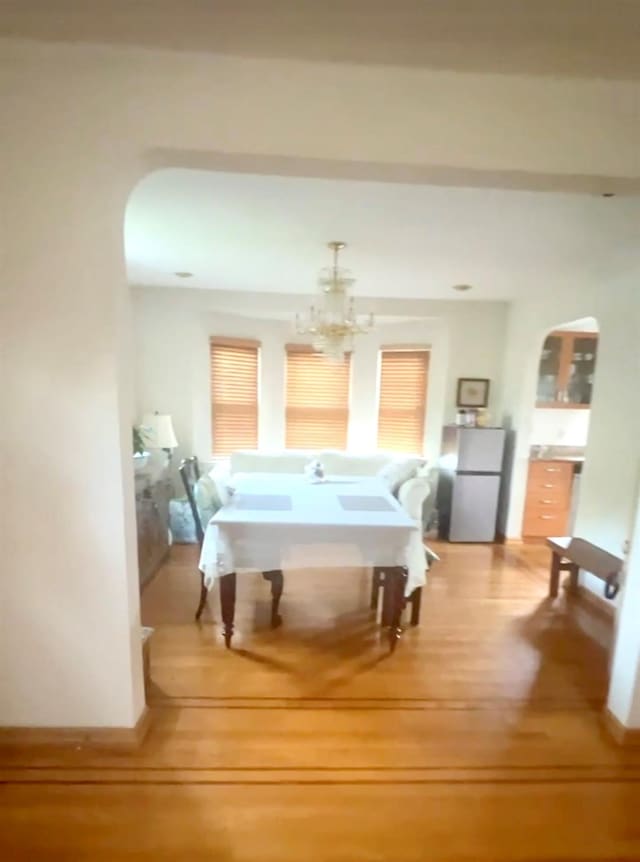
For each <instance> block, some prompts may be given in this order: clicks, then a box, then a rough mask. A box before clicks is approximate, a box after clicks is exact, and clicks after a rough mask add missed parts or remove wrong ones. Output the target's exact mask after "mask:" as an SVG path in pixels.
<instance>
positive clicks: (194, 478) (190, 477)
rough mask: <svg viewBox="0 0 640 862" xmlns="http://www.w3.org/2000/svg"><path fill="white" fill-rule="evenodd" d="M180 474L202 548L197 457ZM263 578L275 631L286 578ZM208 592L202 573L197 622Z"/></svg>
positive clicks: (272, 574)
mask: <svg viewBox="0 0 640 862" xmlns="http://www.w3.org/2000/svg"><path fill="white" fill-rule="evenodd" d="M179 472H180V476H181V478H182V484H183V485H184V489H185V491H186V494H187V499H188V500H189V507H190V508H191V513H192V515H193V522H194V524H195V528H196V538H197V540H198V544H199V545H200V547H202V543H203V541H204V531H205V527H204V526H203V524H202V519H201V518H200V511H199V509H198V505H197V503H196V495H195V488H196V484H197V482H198V479H200V465H199V464H198V459H197V457H196V456H195V455H192V456H191V458H185V459H184V460H183V461H182V462H181V464H180V467H179ZM262 577H263V578H264V579H265V581H269V583H270V584H271V628H274V629H275V628H277V627H278V626H279V625H281V623H282V617H281V616H280V612H279V609H280V599H281V598H282V592H283V590H284V576H283V574H282V571H281V570H280V569H271V570H270V571H267V572H263V573H262ZM207 592H208V591H207V588H206V586H205V583H204V574H203V572H200V600H199V602H198V608H197V610H196V620H199V619H200V617H201V615H202V611H203V610H204V606H205V604H206V603H207Z"/></svg>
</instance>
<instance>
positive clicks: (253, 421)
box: [209, 338, 260, 455]
mask: <svg viewBox="0 0 640 862" xmlns="http://www.w3.org/2000/svg"><path fill="white" fill-rule="evenodd" d="M259 348H260V343H259V342H257V341H242V340H240V339H231V338H212V339H210V343H209V356H210V381H211V443H212V452H213V454H214V455H230V454H231V452H233V451H234V450H235V449H257V448H258V351H259Z"/></svg>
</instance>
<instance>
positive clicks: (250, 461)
mask: <svg viewBox="0 0 640 862" xmlns="http://www.w3.org/2000/svg"><path fill="white" fill-rule="evenodd" d="M314 457H315V453H314V452H307V451H306V450H298V449H282V450H281V451H279V452H261V451H260V450H259V449H258V450H255V449H240V450H238V451H237V452H232V453H231V473H232V474H235V473H302V471H303V470H304V468H305V466H306V464H308V462H309V461H310V460H311V459H312V458H314Z"/></svg>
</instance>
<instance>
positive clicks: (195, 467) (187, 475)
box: [178, 455, 208, 620]
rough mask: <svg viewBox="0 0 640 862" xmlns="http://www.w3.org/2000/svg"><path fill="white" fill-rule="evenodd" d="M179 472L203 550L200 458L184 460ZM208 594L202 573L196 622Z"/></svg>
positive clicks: (194, 457) (193, 456)
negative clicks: (198, 490)
mask: <svg viewBox="0 0 640 862" xmlns="http://www.w3.org/2000/svg"><path fill="white" fill-rule="evenodd" d="M178 472H179V473H180V478H181V479H182V484H183V485H184V490H185V493H186V495H187V500H188V501H189V508H190V509H191V514H192V515H193V523H194V525H195V529H196V539H197V541H198V545H199V546H200V547H201V548H202V542H203V541H204V528H203V526H202V520H201V518H200V511H199V510H198V506H197V505H196V497H195V488H196V482H197V481H198V480H199V479H200V465H199V464H198V458H197V457H196V456H195V455H192V456H191V457H190V458H184V459H183V460H182V461H181V462H180V467H179V468H178ZM207 592H208V591H207V588H206V587H205V585H204V573H203V572H200V601H199V602H198V608H197V610H196V620H199V619H200V617H201V616H202V611H203V610H204V606H205V604H206V603H207Z"/></svg>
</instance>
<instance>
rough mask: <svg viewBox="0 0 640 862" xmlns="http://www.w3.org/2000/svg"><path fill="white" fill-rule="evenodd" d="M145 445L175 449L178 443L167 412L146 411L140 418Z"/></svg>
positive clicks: (152, 447) (153, 447)
mask: <svg viewBox="0 0 640 862" xmlns="http://www.w3.org/2000/svg"><path fill="white" fill-rule="evenodd" d="M142 427H143V428H144V432H145V439H146V445H147V446H148V447H149V448H150V449H175V447H176V446H177V445H178V441H177V440H176V435H175V432H174V430H173V422H172V421H171V416H170V415H169V414H168V413H147V414H146V415H145V417H144V419H143V420H142Z"/></svg>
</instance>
